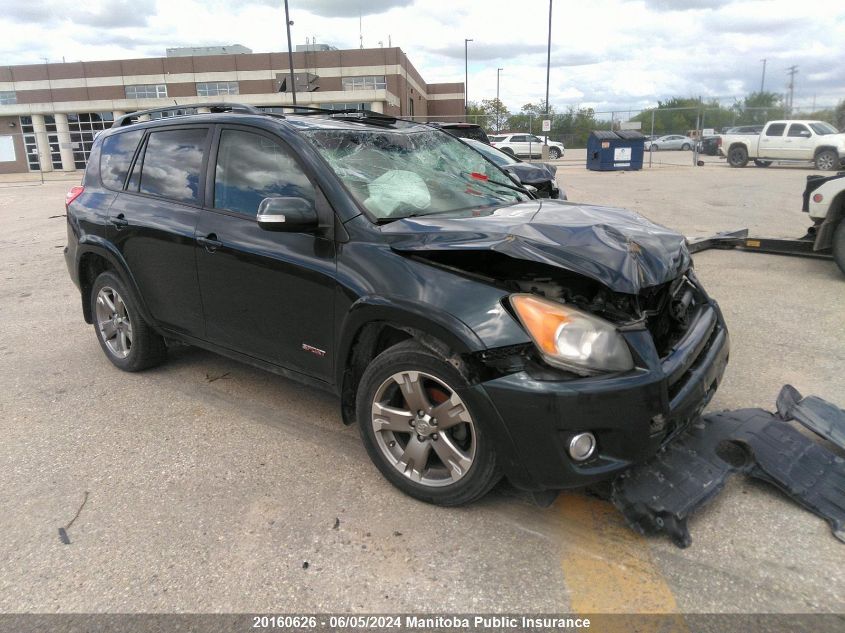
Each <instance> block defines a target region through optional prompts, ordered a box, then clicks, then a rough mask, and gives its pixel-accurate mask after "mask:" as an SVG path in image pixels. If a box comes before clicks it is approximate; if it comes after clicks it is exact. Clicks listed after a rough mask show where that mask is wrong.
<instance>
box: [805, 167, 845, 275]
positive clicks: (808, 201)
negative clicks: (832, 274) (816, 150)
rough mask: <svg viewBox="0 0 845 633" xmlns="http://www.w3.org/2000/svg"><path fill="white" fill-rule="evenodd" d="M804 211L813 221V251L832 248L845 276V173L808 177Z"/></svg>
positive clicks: (837, 263) (834, 257)
mask: <svg viewBox="0 0 845 633" xmlns="http://www.w3.org/2000/svg"><path fill="white" fill-rule="evenodd" d="M802 211H804V212H805V213H808V214H809V215H810V217H811V218H812V220H813V225H814V228H815V234H816V236H815V241H814V243H813V250H816V251H822V250H825V249H828V248H830V249H831V250H832V252H833V259H834V260H835V261H836V265H837V266H839V270H841V271H842V272H843V273H845V172H840V173H838V174H836V175H835V176H826V177H825V176H808V177H807V186H806V188H805V189H804V205H803V207H802Z"/></svg>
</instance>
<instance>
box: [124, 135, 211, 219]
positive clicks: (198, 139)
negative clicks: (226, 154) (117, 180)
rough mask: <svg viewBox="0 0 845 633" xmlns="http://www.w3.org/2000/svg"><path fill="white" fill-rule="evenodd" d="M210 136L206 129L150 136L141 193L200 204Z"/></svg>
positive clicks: (142, 167)
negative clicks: (203, 170) (204, 157)
mask: <svg viewBox="0 0 845 633" xmlns="http://www.w3.org/2000/svg"><path fill="white" fill-rule="evenodd" d="M207 136H208V131H207V130H206V129H204V128H191V129H186V130H165V131H162V132H153V133H152V134H150V138H149V140H148V141H147V149H146V151H145V152H144V162H143V165H142V166H141V187H140V190H141V193H149V194H153V195H155V196H162V197H164V198H170V199H171V200H176V201H177V202H186V203H189V204H197V203H198V202H199V198H200V195H199V191H200V182H201V175H202V159H203V153H204V152H205V145H206V137H207Z"/></svg>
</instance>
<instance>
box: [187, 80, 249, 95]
mask: <svg viewBox="0 0 845 633" xmlns="http://www.w3.org/2000/svg"><path fill="white" fill-rule="evenodd" d="M236 94H239V89H238V82H237V81H209V82H205V83H198V84H197V96H198V97H215V96H217V95H236Z"/></svg>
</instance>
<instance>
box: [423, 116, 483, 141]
mask: <svg viewBox="0 0 845 633" xmlns="http://www.w3.org/2000/svg"><path fill="white" fill-rule="evenodd" d="M429 125H433V126H434V127H438V128H440V129H441V130H443V131H444V132H448V133H449V134H451V135H452V136H457V137H458V138H471V139H474V140H476V141H481V142H482V143H486V144H488V145H489V144H490V139H489V138H488V137H487V132H485V131H484V128H483V127H481V126H480V125H476V124H475V123H449V122H445V121H432V122H431V123H429Z"/></svg>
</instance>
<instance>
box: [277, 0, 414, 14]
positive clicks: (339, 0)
mask: <svg viewBox="0 0 845 633" xmlns="http://www.w3.org/2000/svg"><path fill="white" fill-rule="evenodd" d="M413 2H414V0H358V1H355V0H308V1H307V2H301V1H300V2H296V1H294V0H292V1H291V2H289V3H288V7H289V9H290V13H291V15H292V16H293V15H296V14H297V13H300V12H302V11H307V12H308V13H313V14H314V15H319V16H322V17H325V18H357V17H358V16H359V15H361V16H364V15H376V14H379V13H384V12H386V11H389V10H390V9H396V8H399V7H407V6H409V5H411V4H413ZM280 3H281V0H266V1H265V2H263V4H266V5H268V6H278V5H279V4H280Z"/></svg>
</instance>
